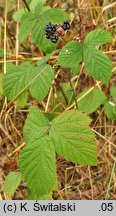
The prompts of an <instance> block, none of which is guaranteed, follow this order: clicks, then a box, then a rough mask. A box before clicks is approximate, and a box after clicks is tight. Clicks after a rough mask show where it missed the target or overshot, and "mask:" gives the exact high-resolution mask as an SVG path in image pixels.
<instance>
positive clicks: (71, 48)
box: [56, 41, 83, 68]
mask: <svg viewBox="0 0 116 216" xmlns="http://www.w3.org/2000/svg"><path fill="white" fill-rule="evenodd" d="M82 59H83V45H82V44H80V43H78V42H77V41H72V42H69V43H68V44H66V45H65V46H64V47H63V48H62V50H61V52H60V54H59V58H58V62H57V63H56V65H60V66H63V67H69V68H70V67H71V68H72V67H74V66H77V65H78V64H79V63H80V62H82Z"/></svg>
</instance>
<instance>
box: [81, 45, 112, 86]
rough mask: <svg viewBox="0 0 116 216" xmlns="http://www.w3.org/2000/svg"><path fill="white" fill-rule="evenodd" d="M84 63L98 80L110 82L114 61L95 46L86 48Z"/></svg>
mask: <svg viewBox="0 0 116 216" xmlns="http://www.w3.org/2000/svg"><path fill="white" fill-rule="evenodd" d="M84 63H85V68H86V69H87V71H88V73H89V74H90V75H91V76H92V77H93V78H94V79H96V80H100V81H102V82H103V83H104V84H106V85H107V84H108V81H109V79H110V76H111V74H112V62H111V61H110V59H109V58H108V57H107V56H106V55H104V54H103V53H102V52H101V51H100V50H97V49H96V48H94V47H85V48H84Z"/></svg>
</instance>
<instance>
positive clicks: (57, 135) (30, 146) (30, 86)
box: [3, 0, 115, 199]
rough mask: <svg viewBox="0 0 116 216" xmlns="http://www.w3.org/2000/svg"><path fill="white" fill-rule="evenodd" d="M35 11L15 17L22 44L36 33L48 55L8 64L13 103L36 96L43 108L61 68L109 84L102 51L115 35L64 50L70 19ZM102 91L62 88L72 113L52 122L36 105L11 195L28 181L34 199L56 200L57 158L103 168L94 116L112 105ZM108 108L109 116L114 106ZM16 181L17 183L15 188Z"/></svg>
mask: <svg viewBox="0 0 116 216" xmlns="http://www.w3.org/2000/svg"><path fill="white" fill-rule="evenodd" d="M29 8H30V10H29V11H27V10H24V9H23V8H21V9H20V10H19V11H18V12H15V14H14V16H13V17H14V20H15V21H17V22H20V31H19V36H18V38H19V41H20V43H23V42H24V41H25V39H26V38H27V37H28V36H29V35H30V34H31V36H32V43H34V44H35V45H36V46H37V47H38V49H39V50H41V52H43V53H44V55H45V54H46V55H45V56H44V57H43V58H42V59H41V60H39V61H37V62H35V63H32V62H31V61H25V62H22V63H21V64H19V65H18V66H15V65H14V64H8V65H7V73H6V74H5V76H4V84H3V90H4V95H5V96H6V97H7V99H8V100H9V101H10V100H11V101H16V102H17V103H18V101H21V100H22V99H24V98H26V97H27V94H30V95H31V96H32V97H33V98H34V99H35V100H36V101H37V103H40V104H41V102H42V101H43V100H44V99H45V98H46V96H47V94H48V92H49V89H50V88H51V87H52V84H53V82H54V81H55V79H56V74H55V70H56V68H57V67H58V69H59V68H68V69H69V70H71V71H72V70H73V69H74V68H78V67H79V65H83V67H85V68H86V70H87V72H88V73H89V75H90V76H92V77H93V79H94V80H97V83H98V81H100V82H103V84H104V85H108V81H109V79H110V76H111V74H112V63H111V61H110V59H109V58H108V57H107V56H106V55H105V54H104V53H103V52H102V51H101V50H99V49H98V46H100V45H103V44H106V43H108V42H111V40H112V37H111V34H110V32H108V31H106V30H104V29H95V30H93V31H91V32H89V33H88V34H87V36H86V37H85V39H84V42H83V43H80V42H78V41H77V40H75V39H73V40H72V41H70V42H67V43H65V45H64V46H63V47H60V49H59V50H58V49H57V42H59V41H62V37H61V38H60V37H59V36H58V32H57V26H58V27H59V26H60V27H61V28H62V29H63V30H64V31H66V30H69V29H70V27H71V25H70V24H69V20H70V16H69V15H68V14H67V13H66V12H65V11H63V10H61V9H59V8H50V7H46V6H44V4H43V3H42V1H41V2H40V3H38V1H34V0H32V1H31V3H30V5H29ZM53 55H57V59H58V60H57V62H55V63H54V64H53V65H52V64H49V59H50V58H51V57H52V56H53ZM65 84H66V83H65ZM97 86H98V85H97V84H96V87H95V88H93V89H86V90H85V91H83V92H82V93H81V94H79V95H75V94H73V93H74V92H73V91H72V89H68V86H66V85H64V84H62V86H61V87H62V92H63V96H65V95H66V97H63V99H65V102H66V104H67V109H66V110H65V111H64V112H61V113H60V114H59V115H57V116H56V117H55V118H52V119H49V118H47V117H46V115H45V114H44V113H43V112H42V109H41V108H38V106H30V108H29V114H28V116H27V119H26V122H25V125H24V128H23V135H24V139H25V142H26V146H25V147H24V148H23V150H22V151H21V152H20V155H19V162H18V165H19V169H20V171H19V172H18V173H16V172H14V173H10V174H9V175H8V176H7V177H6V181H5V185H4V189H5V191H6V192H7V193H8V194H9V195H13V193H14V191H15V190H16V188H17V186H18V185H19V184H20V181H21V179H22V178H23V179H24V180H25V182H26V184H27V189H28V194H29V199H50V198H51V196H52V192H53V191H55V190H56V189H57V188H58V180H57V174H56V154H58V155H60V156H61V157H63V158H64V159H66V160H68V161H71V162H73V163H77V164H82V165H90V166H96V165H97V149H96V141H95V135H94V132H93V131H92V129H91V127H90V123H91V119H90V117H89V116H88V114H90V113H92V112H94V111H95V110H96V109H97V108H98V107H99V106H100V105H102V104H105V103H109V102H108V101H107V97H106V95H105V94H104V92H102V91H101V90H100V89H98V88H97ZM67 89H68V90H67ZM112 92H113V90H112ZM112 95H113V94H112ZM58 96H59V97H61V96H60V95H58ZM76 102H78V109H76V107H75V105H76ZM40 107H41V106H40ZM105 109H106V112H107V113H108V104H106V108H105ZM114 112H115V111H113V113H114ZM114 115H115V114H113V115H112V116H114ZM13 179H14V180H16V179H17V181H13ZM11 181H13V182H16V183H14V184H13V185H12V187H11V188H10V182H11Z"/></svg>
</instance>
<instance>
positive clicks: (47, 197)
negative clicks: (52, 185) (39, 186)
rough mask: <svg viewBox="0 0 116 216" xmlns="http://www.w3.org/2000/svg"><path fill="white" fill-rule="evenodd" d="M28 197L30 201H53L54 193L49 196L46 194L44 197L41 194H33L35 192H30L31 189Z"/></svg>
mask: <svg viewBox="0 0 116 216" xmlns="http://www.w3.org/2000/svg"><path fill="white" fill-rule="evenodd" d="M28 195H29V197H28V199H29V200H51V198H52V192H50V193H49V194H44V195H43V196H39V194H37V193H33V191H30V190H29V189H28Z"/></svg>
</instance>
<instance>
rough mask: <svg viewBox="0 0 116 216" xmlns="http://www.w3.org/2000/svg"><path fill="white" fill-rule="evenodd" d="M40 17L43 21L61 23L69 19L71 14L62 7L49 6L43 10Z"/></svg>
mask: <svg viewBox="0 0 116 216" xmlns="http://www.w3.org/2000/svg"><path fill="white" fill-rule="evenodd" d="M39 19H40V20H41V21H42V22H43V23H48V22H52V23H61V22H63V21H66V20H69V19H70V16H69V15H68V14H67V13H66V12H65V11H63V10H62V9H60V8H48V9H47V10H45V11H42V12H41V14H40V15H39Z"/></svg>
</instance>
